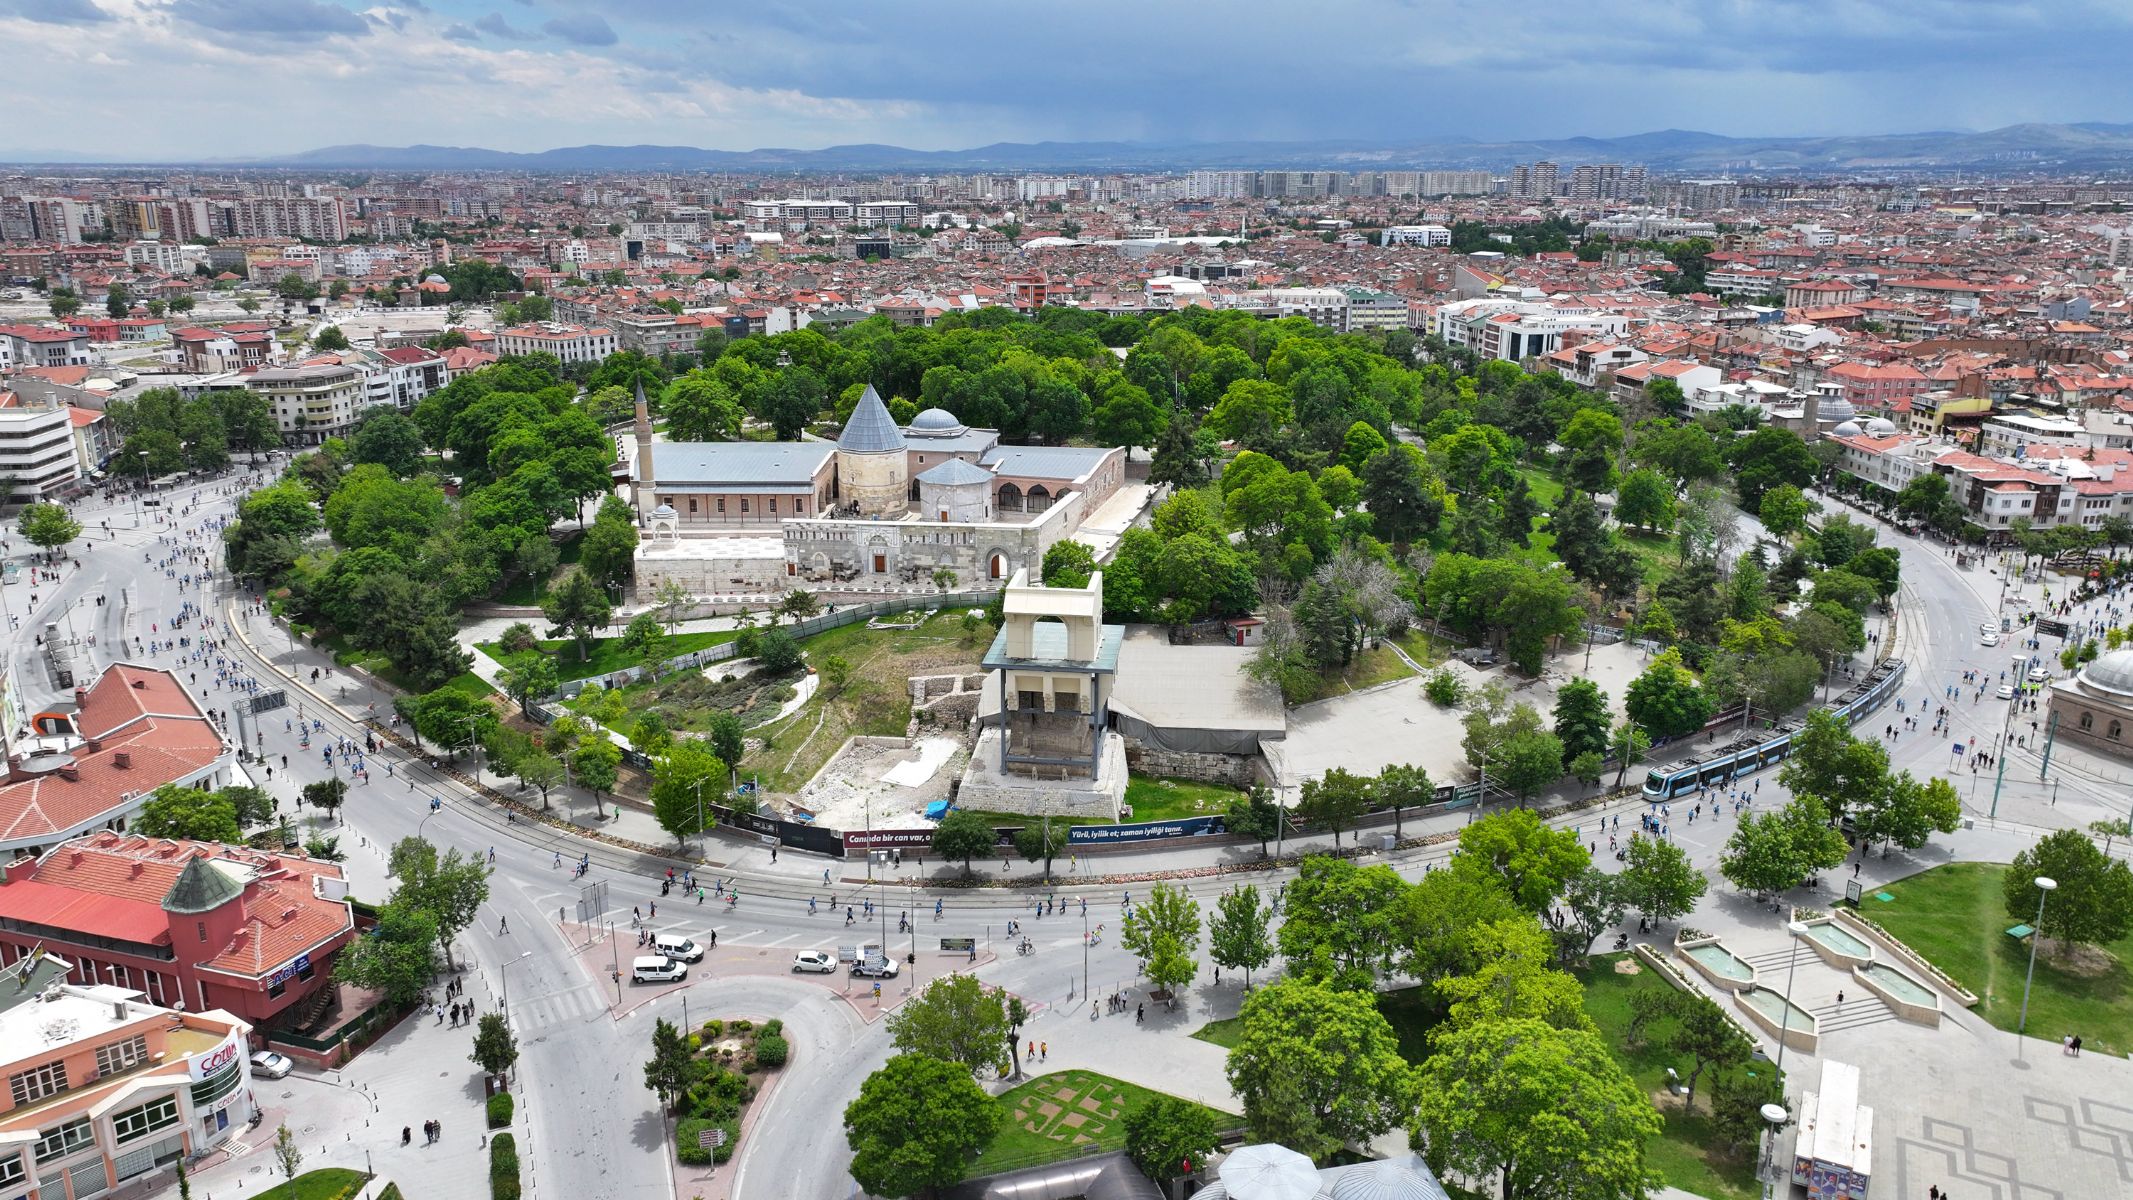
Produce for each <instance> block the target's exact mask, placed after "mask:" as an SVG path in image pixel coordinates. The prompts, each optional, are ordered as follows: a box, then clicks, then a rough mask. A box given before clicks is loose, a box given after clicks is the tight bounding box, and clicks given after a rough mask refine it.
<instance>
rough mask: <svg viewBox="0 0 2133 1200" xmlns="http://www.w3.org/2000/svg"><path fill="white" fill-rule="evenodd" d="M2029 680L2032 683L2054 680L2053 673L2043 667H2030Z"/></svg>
mask: <svg viewBox="0 0 2133 1200" xmlns="http://www.w3.org/2000/svg"><path fill="white" fill-rule="evenodd" d="M2029 681H2030V682H2031V683H2050V682H2051V681H2052V673H2051V672H2050V671H2047V670H2045V669H2044V668H2043V667H2031V668H2030V669H2029Z"/></svg>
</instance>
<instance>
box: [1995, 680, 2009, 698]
mask: <svg viewBox="0 0 2133 1200" xmlns="http://www.w3.org/2000/svg"><path fill="white" fill-rule="evenodd" d="M1993 695H1995V696H1997V697H1999V698H2000V699H2002V700H2012V699H2014V685H2013V684H2011V683H2003V684H2001V685H2000V690H1999V691H1997V692H1994V693H1993Z"/></svg>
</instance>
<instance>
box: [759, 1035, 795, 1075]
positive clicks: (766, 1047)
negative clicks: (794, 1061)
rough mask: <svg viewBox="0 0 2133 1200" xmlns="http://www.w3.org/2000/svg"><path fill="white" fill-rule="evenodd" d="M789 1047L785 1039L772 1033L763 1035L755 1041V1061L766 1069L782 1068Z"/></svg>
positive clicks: (789, 1051)
mask: <svg viewBox="0 0 2133 1200" xmlns="http://www.w3.org/2000/svg"><path fill="white" fill-rule="evenodd" d="M790 1053H791V1047H789V1046H787V1045H786V1044H785V1039H784V1038H782V1037H779V1036H778V1035H777V1034H774V1033H765V1034H763V1036H761V1037H759V1038H757V1039H756V1040H755V1060H756V1061H757V1062H758V1063H761V1064H762V1065H763V1066H766V1067H782V1066H784V1065H785V1057H786V1055H788V1054H790Z"/></svg>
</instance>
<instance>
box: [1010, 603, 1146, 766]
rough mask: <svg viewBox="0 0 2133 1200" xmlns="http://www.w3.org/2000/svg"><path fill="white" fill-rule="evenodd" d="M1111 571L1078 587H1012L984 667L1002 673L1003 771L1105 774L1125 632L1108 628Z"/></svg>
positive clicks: (1123, 629) (1120, 626)
mask: <svg viewBox="0 0 2133 1200" xmlns="http://www.w3.org/2000/svg"><path fill="white" fill-rule="evenodd" d="M1103 596H1104V592H1103V572H1101V571H1098V572H1096V573H1095V574H1094V575H1091V576H1090V577H1089V582H1088V583H1087V585H1085V586H1083V587H1078V588H1052V587H1044V586H1042V585H1039V584H1032V583H1030V581H1029V571H1028V569H1027V568H1024V569H1021V570H1018V571H1016V572H1015V574H1014V578H1012V579H1010V580H1008V581H1007V589H1006V595H1005V597H1004V598H1003V600H1002V609H1001V612H1002V624H1001V627H1000V632H999V634H998V635H997V636H995V637H994V638H993V643H992V648H991V649H990V650H987V651H986V652H985V658H984V661H983V663H982V664H981V665H983V666H984V668H985V669H986V670H988V671H992V672H994V673H995V679H996V691H997V693H998V696H999V721H1000V725H1001V727H1002V729H1003V730H1004V731H1005V736H1004V737H1003V738H1002V739H1001V742H1000V770H1001V771H1002V772H1003V773H1006V772H1011V771H1013V770H1014V769H1015V768H1017V767H1039V768H1052V769H1053V770H1054V771H1055V772H1056V775H1055V777H1059V778H1066V777H1070V776H1078V777H1081V778H1086V779H1092V780H1093V779H1096V778H1098V777H1099V775H1100V774H1101V763H1102V753H1103V737H1104V727H1105V725H1106V724H1107V723H1108V719H1109V716H1110V696H1111V680H1112V677H1113V676H1114V675H1116V674H1117V673H1118V650H1119V646H1120V644H1121V643H1122V642H1123V641H1124V640H1125V627H1124V626H1122V625H1106V624H1104V623H1103Z"/></svg>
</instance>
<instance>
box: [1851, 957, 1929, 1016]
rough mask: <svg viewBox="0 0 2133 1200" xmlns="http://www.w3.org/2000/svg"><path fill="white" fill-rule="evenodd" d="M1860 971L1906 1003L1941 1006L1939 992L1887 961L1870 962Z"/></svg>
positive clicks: (1925, 1006) (1920, 1005)
mask: <svg viewBox="0 0 2133 1200" xmlns="http://www.w3.org/2000/svg"><path fill="white" fill-rule="evenodd" d="M1859 973H1860V974H1861V975H1863V976H1865V977H1866V978H1868V979H1871V980H1873V981H1874V983H1875V985H1876V986H1878V987H1879V988H1881V990H1882V991H1885V992H1887V993H1888V994H1889V995H1891V996H1894V997H1896V998H1897V999H1898V1000H1901V1001H1903V1002H1904V1003H1905V1004H1916V1005H1918V1006H1919V1007H1920V1008H1939V1007H1940V994H1939V993H1938V992H1935V991H1934V990H1933V989H1932V988H1929V987H1927V986H1926V985H1925V984H1922V983H1920V982H1918V981H1917V980H1916V979H1913V978H1911V977H1910V976H1909V975H1906V974H1904V973H1903V972H1902V971H1899V970H1897V969H1896V968H1894V967H1892V966H1890V965H1888V964H1887V963H1878V962H1877V963H1868V964H1867V965H1866V966H1863V967H1861V968H1859Z"/></svg>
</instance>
